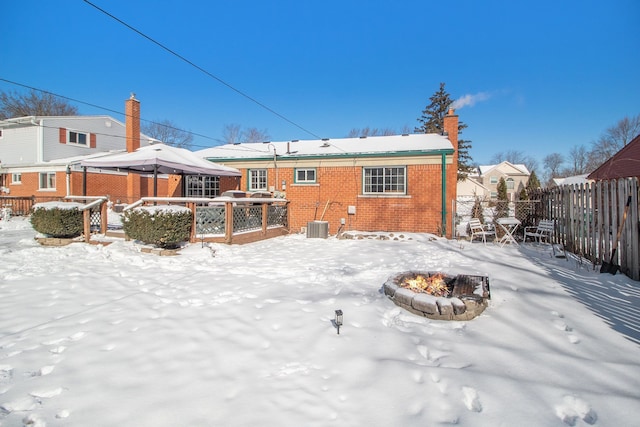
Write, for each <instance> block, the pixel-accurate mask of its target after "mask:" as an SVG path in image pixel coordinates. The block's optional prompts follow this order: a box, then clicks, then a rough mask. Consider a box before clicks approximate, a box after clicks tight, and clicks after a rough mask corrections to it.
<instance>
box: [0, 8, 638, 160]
mask: <svg viewBox="0 0 640 427" xmlns="http://www.w3.org/2000/svg"><path fill="white" fill-rule="evenodd" d="M92 3H94V4H95V5H97V6H99V7H100V8H103V9H105V10H106V11H108V12H109V13H111V14H113V15H115V16H116V17H118V18H119V19H121V20H122V21H124V22H126V23H128V24H129V25H131V26H132V27H135V28H136V29H138V30H139V31H141V32H142V33H144V34H146V35H147V36H149V37H151V38H153V39H154V40H157V41H158V42H159V43H162V44H163V45H165V46H167V47H168V48H169V49H171V50H173V51H175V52H176V53H178V54H180V55H181V56H183V57H185V58H187V59H188V60H189V61H191V62H193V63H194V64H196V65H198V66H199V67H201V68H203V69H204V70H206V71H208V72H209V73H211V74H212V75H214V76H216V77H217V78H219V79H221V80H223V81H224V82H226V83H227V84H229V85H231V86H232V87H233V88H235V89H237V90H238V91H241V92H242V93H244V94H246V95H248V96H250V97H251V98H253V99H255V100H257V101H259V102H260V103H262V104H263V105H266V106H267V107H269V108H270V109H272V110H274V111H276V112H277V113H278V114H280V115H282V116H284V117H286V118H287V119H288V120H289V121H291V122H293V123H295V125H293V124H291V123H290V122H289V121H287V120H283V119H282V118H280V117H278V116H277V115H275V114H273V113H272V112H270V111H268V110H266V109H264V108H263V107H261V106H259V105H258V104H256V103H255V102H253V101H251V100H249V99H247V98H246V97H244V96H242V95H239V94H238V93H237V92H236V91H234V90H232V89H230V88H229V87H227V86H225V85H224V84H221V83H220V82H219V81H217V80H215V79H213V78H211V77H210V76H208V75H206V74H205V73H203V72H202V71H199V70H198V69H196V68H194V67H193V66H191V65H189V64H187V63H185V62H183V61H181V60H180V59H178V58H177V57H175V56H173V55H171V54H170V53H168V52H167V51H165V50H163V49H162V48H160V47H158V46H157V45H156V44H154V43H152V42H151V41H149V40H147V39H145V38H144V37H141V36H140V35H139V34H136V33H135V32H133V31H132V30H130V29H128V28H126V27H125V26H123V25H122V24H120V23H118V22H117V21H115V20H114V19H112V18H110V17H108V16H107V15H105V14H104V13H102V12H100V11H98V10H97V9H96V8H94V7H92V6H91V5H89V4H87V3H86V2H84V1H82V0H63V1H58V2H15V1H11V2H3V4H2V6H1V7H0V16H2V21H3V24H2V25H3V30H2V32H1V33H0V44H1V46H2V49H1V52H2V53H1V58H2V60H1V61H0V64H1V65H0V78H2V79H6V80H10V81H13V82H18V83H21V84H25V85H28V86H32V87H36V88H40V89H45V90H47V91H50V92H53V93H57V94H60V95H64V96H67V97H70V98H74V99H78V100H81V101H85V102H89V103H92V104H95V105H97V106H100V107H105V108H108V109H112V110H116V111H119V112H123V111H124V101H125V99H126V98H128V97H129V94H130V93H131V92H135V93H136V97H137V98H138V99H139V100H140V101H141V103H142V107H141V108H142V117H143V119H147V120H156V121H159V120H165V119H168V120H171V121H172V122H174V123H175V124H176V125H178V126H179V127H181V128H183V129H187V130H190V131H192V132H195V133H198V134H202V135H206V136H208V137H210V138H212V139H207V138H202V137H196V139H195V141H194V142H195V144H197V147H196V148H204V147H208V146H211V145H215V144H217V142H216V141H215V139H221V138H222V134H223V129H224V127H225V125H228V124H233V123H237V124H240V125H242V126H243V127H256V128H258V129H263V130H266V131H267V132H268V133H269V135H270V137H271V140H273V141H283V140H291V139H301V140H302V139H315V138H316V137H317V136H320V137H323V138H324V137H326V138H340V137H345V136H346V135H347V133H348V132H349V131H350V130H351V129H353V128H364V127H367V126H369V127H377V128H394V129H397V130H401V129H402V128H403V127H405V126H408V127H410V128H413V127H414V126H416V125H417V124H418V122H417V118H418V117H419V116H420V115H421V112H422V110H423V108H424V107H425V106H426V105H427V104H428V103H429V97H430V96H431V95H432V94H433V93H434V92H435V91H437V90H438V88H439V84H440V82H444V83H446V89H447V91H448V92H449V93H450V94H451V96H452V98H454V99H459V98H463V97H465V96H467V97H469V95H470V97H469V98H467V99H471V100H472V101H473V100H475V101H476V102H475V103H473V102H472V103H471V104H467V105H464V106H462V107H461V108H458V110H457V112H458V114H459V116H460V119H461V120H462V121H463V122H465V123H466V124H467V125H468V128H467V129H466V130H465V131H464V133H463V135H462V137H463V138H465V139H470V140H471V141H472V145H473V147H472V150H471V155H472V156H473V158H474V161H476V162H478V163H480V164H486V163H487V162H488V161H489V160H490V159H491V157H493V155H494V154H496V153H500V152H505V151H508V150H518V151H521V152H522V153H524V154H525V155H528V156H531V157H534V158H536V159H539V160H541V159H542V158H543V157H544V156H545V155H547V154H550V153H554V152H558V153H561V154H566V153H568V151H569V150H570V149H571V148H572V147H574V146H577V145H585V146H587V147H588V146H589V145H590V143H591V142H592V141H594V140H595V139H597V138H598V136H600V134H601V133H602V132H603V131H604V130H605V129H606V128H607V127H610V126H613V125H615V124H616V123H617V121H618V120H620V119H622V118H624V117H625V116H635V115H638V114H640V102H639V100H640V78H638V70H640V2H638V1H637V0H609V1H606V2H605V1H591V0H580V1H573V0H553V1H548V0H540V1H497V0H489V1H480V0H477V1H473V0H459V1H455V2H449V1H442V2H434V1H426V0H422V1H401V0H400V1H398V0H395V1H391V0H389V1H386V0H385V1H381V0H369V1H348V0H341V1H335V0H323V1H304V0H296V1H293V0H291V1H289V0H287V1H278V0H275V1H271V2H265V1H250V0H244V1H190V0H185V1H182V2H175V1H172V2H169V1H164V0H159V1H124V0H110V1H107V0H93V1H92ZM0 89H1V90H5V91H6V90H22V88H20V87H19V86H15V85H13V84H9V83H6V82H3V81H0ZM77 105H78V107H79V109H80V112H81V113H82V114H109V115H112V116H114V117H115V118H117V119H120V120H123V116H117V115H116V114H114V113H112V112H108V111H105V110H101V109H98V108H94V107H90V106H86V105H82V104H77Z"/></svg>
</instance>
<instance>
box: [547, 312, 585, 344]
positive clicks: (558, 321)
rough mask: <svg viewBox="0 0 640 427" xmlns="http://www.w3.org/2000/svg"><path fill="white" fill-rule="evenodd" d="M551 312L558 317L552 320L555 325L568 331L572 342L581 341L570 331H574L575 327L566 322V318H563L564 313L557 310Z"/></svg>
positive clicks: (568, 336) (563, 330) (568, 337)
mask: <svg viewBox="0 0 640 427" xmlns="http://www.w3.org/2000/svg"><path fill="white" fill-rule="evenodd" d="M551 314H552V315H553V316H555V317H557V318H558V319H554V320H553V321H552V323H553V326H554V327H555V328H556V329H558V330H559V331H562V332H567V339H568V340H569V342H570V343H571V344H578V343H579V342H580V338H578V337H577V336H576V335H575V334H573V333H570V332H573V328H572V327H570V326H568V325H567V324H566V323H565V322H564V320H562V319H564V314H562V313H559V312H557V311H552V312H551Z"/></svg>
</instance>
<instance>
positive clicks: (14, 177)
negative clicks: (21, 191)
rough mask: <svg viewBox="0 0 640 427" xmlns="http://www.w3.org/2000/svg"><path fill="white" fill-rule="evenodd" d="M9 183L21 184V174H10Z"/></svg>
mask: <svg viewBox="0 0 640 427" xmlns="http://www.w3.org/2000/svg"><path fill="white" fill-rule="evenodd" d="M11 183H12V184H21V183H22V174H21V173H20V172H13V173H12V174H11Z"/></svg>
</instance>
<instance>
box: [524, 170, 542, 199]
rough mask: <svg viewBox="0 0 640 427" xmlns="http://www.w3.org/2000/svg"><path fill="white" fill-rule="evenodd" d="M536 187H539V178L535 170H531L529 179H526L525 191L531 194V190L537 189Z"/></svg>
mask: <svg viewBox="0 0 640 427" xmlns="http://www.w3.org/2000/svg"><path fill="white" fill-rule="evenodd" d="M538 188H540V180H539V179H538V176H537V175H536V172H535V171H531V175H529V180H528V181H527V193H529V194H531V191H532V190H537V189H538Z"/></svg>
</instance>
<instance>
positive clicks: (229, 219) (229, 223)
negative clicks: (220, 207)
mask: <svg viewBox="0 0 640 427" xmlns="http://www.w3.org/2000/svg"><path fill="white" fill-rule="evenodd" d="M224 215H225V221H224V222H225V227H224V241H225V243H229V244H230V243H231V242H233V202H225V203H224Z"/></svg>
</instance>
